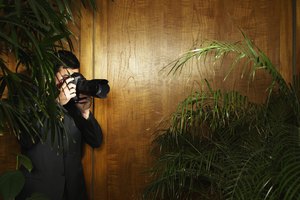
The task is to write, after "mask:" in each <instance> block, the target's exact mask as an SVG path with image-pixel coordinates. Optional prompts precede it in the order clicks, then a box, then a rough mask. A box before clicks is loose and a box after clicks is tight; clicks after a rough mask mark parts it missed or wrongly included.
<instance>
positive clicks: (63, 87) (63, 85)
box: [56, 77, 76, 106]
mask: <svg viewBox="0 0 300 200" xmlns="http://www.w3.org/2000/svg"><path fill="white" fill-rule="evenodd" d="M73 81H74V78H73V77H69V78H66V79H62V80H61V81H60V83H59V86H58V89H59V95H58V97H57V98H56V100H57V102H58V103H59V104H60V105H62V106H63V105H65V104H67V103H68V102H69V101H70V99H72V98H73V97H75V96H76V85H75V84H74V83H73Z"/></svg>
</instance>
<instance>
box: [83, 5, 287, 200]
mask: <svg viewBox="0 0 300 200" xmlns="http://www.w3.org/2000/svg"><path fill="white" fill-rule="evenodd" d="M97 6H98V12H94V13H92V12H90V11H87V10H83V11H82V14H83V15H82V20H81V29H80V30H81V32H80V37H79V38H80V42H79V43H80V45H79V46H80V47H79V48H80V49H79V54H80V58H81V62H82V65H83V66H84V69H82V70H83V73H85V74H86V75H88V76H90V77H94V78H107V79H109V81H110V86H111V92H110V94H109V97H108V98H107V99H104V100H101V99H96V101H95V111H94V112H95V115H96V117H97V119H98V120H99V121H100V123H101V125H102V127H103V130H104V144H103V145H102V147H101V148H100V149H96V150H94V151H92V150H90V149H89V148H87V151H86V154H85V158H84V163H85V166H86V169H85V171H86V175H87V183H88V185H89V190H90V196H91V198H93V199H102V200H105V199H108V200H127V199H128V200H132V199H139V198H140V194H141V191H142V189H143V187H144V186H145V184H146V183H147V182H148V181H149V177H148V176H147V175H146V174H145V173H144V171H145V170H147V169H148V167H149V166H150V165H151V156H150V155H149V149H150V141H151V135H152V134H153V132H155V130H156V128H157V126H158V125H159V124H160V123H161V122H162V121H164V120H165V119H166V118H167V117H168V116H169V114H170V113H171V112H172V111H174V109H175V108H176V105H177V103H178V102H179V101H180V100H182V99H183V98H184V97H185V95H187V94H189V93H190V92H191V91H192V89H193V88H196V87H198V86H199V78H207V79H209V80H211V81H212V82H213V84H214V85H215V86H217V87H227V88H229V89H230V88H233V87H238V88H239V89H240V90H241V91H243V92H246V93H248V94H249V95H250V96H251V98H253V99H254V100H259V99H261V96H262V94H263V93H264V90H265V84H266V81H267V80H268V79H267V77H266V76H265V75H261V76H258V77H257V79H256V83H255V84H253V85H251V88H250V89H248V88H246V87H247V86H246V84H240V82H242V81H241V80H240V78H239V77H238V76H237V77H235V76H233V77H231V78H232V79H231V81H228V82H226V83H224V82H223V81H222V79H223V76H224V70H223V69H220V68H216V69H213V68H203V69H201V70H200V71H201V72H200V75H199V74H197V71H196V70H195V69H192V68H188V69H187V72H185V73H183V74H182V75H180V76H166V74H165V73H162V72H161V71H160V70H161V69H162V67H163V66H165V65H166V64H168V63H169V62H170V61H172V60H173V59H174V58H176V57H178V56H179V55H180V54H181V53H183V52H184V51H186V50H188V49H189V48H190V47H192V46H193V45H194V44H195V43H196V42H201V41H203V40H206V39H220V40H228V41H238V40H240V39H242V35H241V33H240V32H239V28H241V29H243V30H244V31H245V32H246V34H248V36H249V37H250V38H251V39H253V40H254V42H255V43H256V44H257V45H258V46H259V47H260V48H261V49H262V50H263V51H264V52H265V53H266V54H267V55H268V56H269V57H270V58H271V60H272V61H273V63H274V64H275V65H277V66H278V67H279V69H280V70H281V71H282V73H283V74H284V76H285V77H286V79H287V80H290V79H291V69H292V66H291V55H292V53H291V42H292V40H291V39H292V37H291V34H292V29H291V27H292V21H291V20H292V15H291V10H292V8H291V1H286V0H272V1H271V0H228V1H223V0H176V1H174V0H114V1H111V0H98V1H97ZM195 74H197V75H195ZM91 163H93V165H91Z"/></svg>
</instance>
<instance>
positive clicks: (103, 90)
mask: <svg viewBox="0 0 300 200" xmlns="http://www.w3.org/2000/svg"><path fill="white" fill-rule="evenodd" d="M71 77H73V78H74V84H75V85H76V97H75V99H74V101H78V100H79V94H85V95H88V96H92V97H97V98H106V97H107V94H108V93H109V90H110V87H109V85H108V80H106V79H92V80H86V78H85V77H84V76H83V75H82V74H80V73H73V74H71Z"/></svg>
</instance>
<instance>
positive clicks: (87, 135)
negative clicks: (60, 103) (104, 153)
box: [65, 103, 103, 148]
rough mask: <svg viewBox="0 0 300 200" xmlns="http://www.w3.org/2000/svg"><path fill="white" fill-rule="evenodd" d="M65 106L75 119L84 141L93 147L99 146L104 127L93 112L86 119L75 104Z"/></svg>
mask: <svg viewBox="0 0 300 200" xmlns="http://www.w3.org/2000/svg"><path fill="white" fill-rule="evenodd" d="M65 108H66V109H67V110H68V113H69V114H70V115H71V117H72V118H73V119H74V122H75V124H76V126H77V128H78V129H79V130H80V132H81V134H82V137H83V140H84V142H86V143H87V144H89V145H90V146H91V147H93V148H96V147H99V146H100V145H101V143H102V137H103V136H102V129H101V127H100V125H99V123H98V122H97V120H96V119H95V117H94V115H93V114H92V112H90V115H89V117H88V118H87V119H85V118H84V117H83V116H82V114H81V112H80V111H79V109H78V108H77V107H76V106H75V104H73V103H68V104H67V105H65Z"/></svg>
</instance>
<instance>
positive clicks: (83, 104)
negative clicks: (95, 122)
mask: <svg viewBox="0 0 300 200" xmlns="http://www.w3.org/2000/svg"><path fill="white" fill-rule="evenodd" d="M91 100H92V98H91V97H90V96H87V95H83V94H79V98H78V101H76V106H77V108H78V109H79V110H80V112H81V114H82V116H83V117H84V118H85V119H87V118H88V117H89V115H90V107H91V104H92V103H91Z"/></svg>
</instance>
